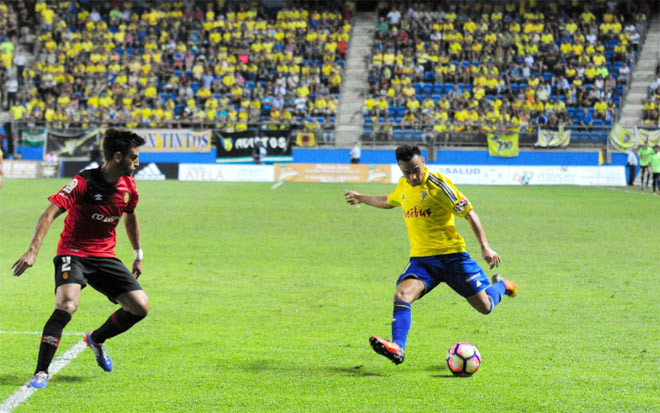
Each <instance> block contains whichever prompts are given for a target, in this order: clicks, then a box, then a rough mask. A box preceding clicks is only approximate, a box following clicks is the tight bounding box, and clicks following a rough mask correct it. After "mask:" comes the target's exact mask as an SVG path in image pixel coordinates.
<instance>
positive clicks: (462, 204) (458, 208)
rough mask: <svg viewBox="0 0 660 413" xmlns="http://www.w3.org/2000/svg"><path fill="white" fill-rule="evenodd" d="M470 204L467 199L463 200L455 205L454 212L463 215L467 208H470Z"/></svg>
mask: <svg viewBox="0 0 660 413" xmlns="http://www.w3.org/2000/svg"><path fill="white" fill-rule="evenodd" d="M469 203H470V201H468V200H467V199H466V198H463V199H461V200H460V201H458V203H456V205H454V211H456V213H457V214H460V213H462V212H463V211H465V207H466V206H468V204H469Z"/></svg>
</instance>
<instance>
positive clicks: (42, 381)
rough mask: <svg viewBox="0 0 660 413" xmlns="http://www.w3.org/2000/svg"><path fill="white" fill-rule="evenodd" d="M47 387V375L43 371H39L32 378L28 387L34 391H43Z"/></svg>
mask: <svg viewBox="0 0 660 413" xmlns="http://www.w3.org/2000/svg"><path fill="white" fill-rule="evenodd" d="M47 385H48V373H46V372H45V371H40V372H38V373H37V374H35V375H34V377H32V380H30V386H32V387H34V388H35V389H45V388H46V386H47Z"/></svg>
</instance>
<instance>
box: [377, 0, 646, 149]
mask: <svg viewBox="0 0 660 413" xmlns="http://www.w3.org/2000/svg"><path fill="white" fill-rule="evenodd" d="M449 4H450V6H447V5H446V4H444V3H443V7H435V8H433V9H432V8H431V7H428V6H423V5H421V4H416V5H414V6H413V7H412V8H409V9H408V8H407V9H406V13H402V17H401V19H400V21H398V22H397V23H396V24H393V23H392V22H391V21H390V22H389V24H388V17H387V15H388V13H389V12H390V10H392V9H393V8H395V7H397V6H396V5H395V3H390V4H387V3H382V4H381V5H382V6H381V7H382V8H381V9H380V11H379V16H381V17H383V18H384V20H381V23H380V24H379V26H378V30H376V38H375V41H374V45H373V48H372V53H371V63H370V68H369V73H370V82H369V94H370V96H369V97H368V98H367V100H366V101H365V109H364V117H365V125H366V124H367V119H370V118H373V116H374V115H376V114H377V113H378V112H379V110H378V106H373V105H372V103H373V101H378V100H379V98H380V97H384V98H385V99H386V102H387V107H388V110H387V112H386V113H385V114H386V115H387V116H386V117H385V119H384V120H382V122H385V123H392V124H396V125H398V124H399V123H400V121H399V119H400V118H401V116H402V115H400V113H401V112H400V110H404V111H405V110H407V109H410V112H411V113H412V114H411V115H410V116H409V117H410V119H409V120H410V121H409V122H408V123H409V125H413V126H408V127H404V129H409V128H410V127H412V128H415V127H417V128H423V127H424V125H427V126H434V127H435V128H436V132H437V133H446V132H452V131H456V132H459V131H460V132H477V131H480V130H482V128H483V127H486V128H490V127H493V126H505V127H509V128H512V129H514V130H518V131H521V132H523V133H524V132H529V133H534V132H535V129H536V127H537V126H543V127H550V128H556V127H558V126H559V124H564V125H568V126H569V127H571V128H574V132H575V133H576V135H575V136H582V132H584V135H585V136H588V138H586V139H587V140H588V141H593V140H605V139H606V136H607V133H606V131H605V130H604V131H603V133H593V134H590V133H587V132H586V131H584V130H582V129H581V124H580V122H579V117H578V116H579V114H581V113H582V112H583V108H584V107H587V108H589V113H590V114H592V116H593V118H594V119H595V122H594V123H593V124H592V128H594V129H599V130H602V129H603V128H606V127H609V126H611V125H612V121H613V119H614V118H615V117H616V115H617V111H618V110H619V107H620V104H621V102H622V96H623V92H624V85H625V84H626V82H627V81H628V80H629V73H630V71H629V68H630V67H631V66H632V65H633V64H634V62H635V61H636V59H637V51H638V49H637V48H636V47H633V46H634V39H636V38H638V37H639V36H638V33H639V32H640V31H643V30H645V27H646V26H645V24H646V20H645V18H646V16H645V15H643V14H639V13H637V14H634V13H633V14H630V15H626V16H623V15H622V14H620V13H618V12H615V11H613V10H610V9H608V7H607V6H606V5H604V4H603V8H602V9H599V10H592V9H591V7H590V6H588V5H587V6H583V7H575V8H573V9H570V10H563V9H562V10H560V9H558V7H557V5H556V4H552V3H551V6H550V7H549V8H543V9H541V8H538V9H535V8H528V9H526V10H523V9H521V8H520V7H518V6H517V5H514V3H513V2H509V3H498V4H495V5H493V4H492V3H485V2H484V3H476V4H472V3H470V4H468V3H457V4H458V6H457V7H455V6H451V2H450V3H449ZM594 33H595V35H594ZM622 68H625V69H624V70H623V71H622V73H623V74H624V76H621V77H619V71H621V69H622ZM428 97H430V102H432V103H430V102H429V103H426V104H425V103H424V102H425V101H427V102H428V100H427V98H428ZM594 109H596V110H595V114H594ZM371 122H373V121H371ZM440 122H443V123H444V125H440V126H439V125H438V123H440ZM415 125H416V126H415ZM395 131H396V129H395ZM407 137H408V135H406V134H401V133H396V132H395V133H394V134H393V138H394V139H395V140H396V139H404V140H405V139H406V138H407ZM578 140H579V139H578Z"/></svg>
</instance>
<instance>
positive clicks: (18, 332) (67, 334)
mask: <svg viewBox="0 0 660 413" xmlns="http://www.w3.org/2000/svg"><path fill="white" fill-rule="evenodd" d="M0 334H33V335H37V334H43V332H41V331H2V330H0ZM62 335H63V336H82V335H85V333H66V332H63V333H62Z"/></svg>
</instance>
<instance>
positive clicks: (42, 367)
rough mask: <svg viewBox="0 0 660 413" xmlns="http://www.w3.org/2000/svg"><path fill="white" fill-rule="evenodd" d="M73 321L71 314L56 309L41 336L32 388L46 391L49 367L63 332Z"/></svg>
mask: <svg viewBox="0 0 660 413" xmlns="http://www.w3.org/2000/svg"><path fill="white" fill-rule="evenodd" d="M69 321H71V314H69V313H67V312H66V311H64V310H60V309H57V308H56V309H55V311H53V314H52V315H51V316H50V318H49V319H48V321H47V322H46V324H45V325H44V330H43V333H42V335H41V344H40V346H39V357H38V358H37V368H36V369H35V371H34V377H33V378H32V380H30V386H32V387H34V388H37V389H45V388H46V385H47V383H48V366H50V362H51V361H52V360H53V357H54V356H55V352H56V351H57V347H58V346H59V345H60V338H62V330H64V327H66V325H67V324H68V323H69Z"/></svg>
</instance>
